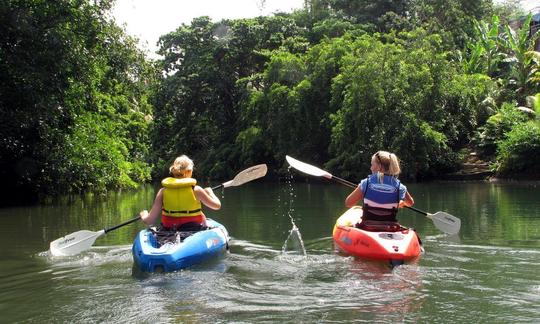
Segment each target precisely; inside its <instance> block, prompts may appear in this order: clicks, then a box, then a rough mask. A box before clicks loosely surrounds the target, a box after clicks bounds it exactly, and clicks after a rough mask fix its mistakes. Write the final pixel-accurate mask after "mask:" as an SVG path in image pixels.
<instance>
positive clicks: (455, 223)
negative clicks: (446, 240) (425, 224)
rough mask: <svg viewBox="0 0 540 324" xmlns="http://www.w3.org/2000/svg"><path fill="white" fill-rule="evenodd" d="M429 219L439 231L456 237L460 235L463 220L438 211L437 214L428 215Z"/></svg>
mask: <svg viewBox="0 0 540 324" xmlns="http://www.w3.org/2000/svg"><path fill="white" fill-rule="evenodd" d="M428 217H429V218H430V219H431V220H433V224H434V225H435V227H437V228H438V229H439V230H441V231H443V232H445V233H448V234H451V235H454V234H457V233H459V229H460V228H461V219H459V218H457V217H456V216H453V215H450V214H448V213H445V212H442V211H438V212H436V213H435V214H428Z"/></svg>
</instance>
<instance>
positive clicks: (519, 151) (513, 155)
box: [497, 122, 540, 178]
mask: <svg viewBox="0 0 540 324" xmlns="http://www.w3.org/2000/svg"><path fill="white" fill-rule="evenodd" d="M497 152H498V155H497V164H498V168H497V173H498V174H499V175H503V176H504V175H510V174H521V175H525V176H533V177H535V178H537V177H538V176H539V175H540V125H539V124H538V123H535V122H526V123H519V124H517V125H515V126H514V127H513V128H512V130H511V131H510V132H509V133H508V134H507V136H506V138H505V139H504V140H502V141H500V142H499V147H498V150H497Z"/></svg>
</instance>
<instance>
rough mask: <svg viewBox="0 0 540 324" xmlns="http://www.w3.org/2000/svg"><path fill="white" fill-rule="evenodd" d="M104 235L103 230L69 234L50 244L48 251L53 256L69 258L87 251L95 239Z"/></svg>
mask: <svg viewBox="0 0 540 324" xmlns="http://www.w3.org/2000/svg"><path fill="white" fill-rule="evenodd" d="M103 234H105V230H101V231H99V232H92V231H87V230H82V231H78V232H75V233H71V234H69V235H66V236H64V237H61V238H59V239H56V240H54V241H52V242H51V244H50V246H49V250H50V251H51V254H52V255H53V256H69V255H75V254H79V253H81V252H83V251H86V250H88V249H89V248H90V247H92V245H93V244H94V242H95V241H96V239H97V238H98V237H100V236H101V235H103Z"/></svg>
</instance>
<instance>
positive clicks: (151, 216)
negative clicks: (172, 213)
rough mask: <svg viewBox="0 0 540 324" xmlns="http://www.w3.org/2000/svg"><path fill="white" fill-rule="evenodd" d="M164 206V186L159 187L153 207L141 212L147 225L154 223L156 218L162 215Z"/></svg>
mask: <svg viewBox="0 0 540 324" xmlns="http://www.w3.org/2000/svg"><path fill="white" fill-rule="evenodd" d="M162 208H163V188H161V189H159V191H158V193H157V195H156V198H155V199H154V204H153V205H152V209H150V212H148V211H147V210H143V211H141V212H140V213H139V215H140V216H141V220H142V221H143V223H145V224H146V225H148V226H150V225H153V224H154V223H155V222H156V220H157V219H158V218H159V216H160V215H161V209H162Z"/></svg>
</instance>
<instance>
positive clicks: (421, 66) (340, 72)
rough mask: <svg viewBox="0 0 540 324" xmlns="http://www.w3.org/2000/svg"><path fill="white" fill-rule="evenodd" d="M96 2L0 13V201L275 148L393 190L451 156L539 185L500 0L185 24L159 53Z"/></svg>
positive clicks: (238, 161) (311, 10)
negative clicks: (181, 160)
mask: <svg viewBox="0 0 540 324" xmlns="http://www.w3.org/2000/svg"><path fill="white" fill-rule="evenodd" d="M112 5H113V1H112V0H100V1H88V0H58V1H54V2H51V1H42V0H6V1H4V4H3V5H2V6H1V7H0V24H1V26H2V28H0V36H1V37H0V67H1V71H2V73H0V118H1V121H2V127H1V128H0V132H1V134H0V140H1V141H2V145H0V174H1V177H2V179H4V183H3V186H2V187H3V189H2V190H3V191H4V192H5V193H4V195H3V196H4V197H13V196H14V195H16V194H20V193H24V197H26V198H29V197H38V196H40V195H55V194H60V193H80V192H84V191H97V192H102V191H105V190H109V189H117V188H130V187H135V186H137V185H138V184H140V183H143V182H146V181H149V180H150V179H151V178H156V179H158V178H160V177H162V176H163V175H165V174H166V169H167V166H168V165H169V164H170V163H171V161H172V160H173V159H174V157H176V156H177V155H180V154H187V155H189V156H190V157H192V158H193V159H194V160H195V163H196V168H197V171H196V173H197V174H198V175H199V176H200V177H204V178H206V179H226V178H228V177H231V176H233V175H234V174H235V173H236V172H238V171H239V170H242V169H244V168H246V167H248V166H250V165H253V164H257V163H267V164H268V165H269V167H270V169H271V170H274V172H275V174H277V175H279V174H280V173H283V172H285V170H286V165H285V163H284V156H285V155H286V154H289V155H292V156H294V157H297V158H299V159H301V160H305V161H308V162H310V163H314V164H317V165H320V166H324V167H325V168H328V169H329V170H331V171H332V172H336V173H337V174H340V175H342V176H343V177H348V178H350V179H352V180H354V179H357V180H358V179H360V178H362V177H364V176H365V175H366V172H367V171H368V170H369V161H370V156H371V154H373V153H374V152H375V151H377V150H380V149H384V150H389V151H392V152H395V153H396V154H397V155H398V156H399V157H400V159H401V161H402V163H403V171H404V173H403V175H402V177H404V178H409V179H417V180H423V179H431V178H437V177H438V176H440V175H442V174H446V173H449V172H452V171H455V170H456V169H457V168H459V162H460V161H461V159H462V158H463V154H464V152H466V151H467V150H474V151H476V152H478V154H480V155H481V157H482V158H483V159H485V160H488V161H490V162H491V166H492V168H493V170H494V171H495V172H496V173H497V174H498V175H499V176H508V177H512V176H516V175H519V176H526V177H536V178H538V175H539V174H540V122H539V117H538V116H539V115H540V95H538V93H540V70H539V67H540V65H539V64H540V53H538V52H536V51H534V44H535V41H536V40H537V39H538V36H539V34H538V33H534V34H532V33H530V28H529V27H530V26H531V15H526V13H525V12H523V11H522V10H521V9H520V7H519V6H518V2H517V1H515V0H512V1H507V2H504V3H502V4H494V3H493V2H492V1H490V0H477V1H469V0H445V1H442V0H402V1H388V0H377V1H373V0H369V1H368V0H306V1H305V5H304V8H303V9H302V10H297V11H295V12H293V13H277V14H274V15H272V16H266V17H257V18H250V19H237V20H222V21H218V22H214V21H212V20H211V19H210V18H208V17H198V18H196V19H193V21H192V22H191V23H190V24H182V25H180V26H178V28H177V29H176V30H174V31H171V32H170V33H168V34H166V35H163V36H162V37H161V38H160V41H159V47H160V49H159V54H160V55H161V59H159V60H151V59H149V58H148V57H146V56H145V54H144V53H143V52H142V51H141V50H139V49H138V48H137V40H135V39H133V38H132V37H129V36H127V35H126V33H125V32H124V31H123V30H122V28H120V27H118V26H117V25H116V23H115V22H114V20H113V19H112V18H111V15H110V9H111V6H112ZM516 22H518V25H519V26H517V27H516V26H514V27H512V28H511V27H510V24H515V23H516ZM535 110H536V112H535Z"/></svg>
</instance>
